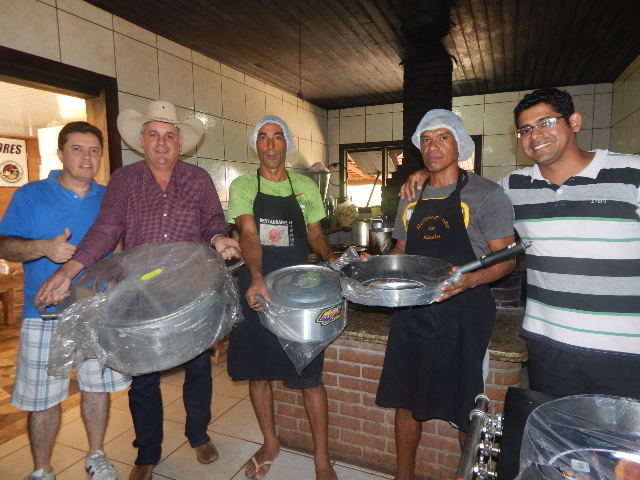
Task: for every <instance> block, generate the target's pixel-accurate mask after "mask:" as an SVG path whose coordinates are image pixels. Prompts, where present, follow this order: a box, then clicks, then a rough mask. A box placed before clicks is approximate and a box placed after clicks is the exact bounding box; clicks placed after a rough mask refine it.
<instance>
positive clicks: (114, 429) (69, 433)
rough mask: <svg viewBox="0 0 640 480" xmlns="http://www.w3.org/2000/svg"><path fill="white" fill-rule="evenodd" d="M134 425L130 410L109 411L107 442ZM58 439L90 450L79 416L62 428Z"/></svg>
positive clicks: (105, 438)
mask: <svg viewBox="0 0 640 480" xmlns="http://www.w3.org/2000/svg"><path fill="white" fill-rule="evenodd" d="M132 427H133V423H132V420H131V415H130V414H129V412H128V411H124V410H118V409H117V408H112V409H111V410H110V412H109V423H108V424H107V431H106V432H105V435H104V440H105V443H108V442H109V441H111V440H113V439H114V438H115V437H117V436H118V435H120V434H122V433H123V432H124V431H126V430H128V429H130V428H132ZM56 441H57V442H59V443H62V444H63V445H67V446H69V447H74V448H79V449H81V450H84V451H85V452H86V451H88V450H89V442H88V440H87V434H86V431H85V428H84V422H83V421H82V419H81V418H78V419H76V420H74V421H72V422H70V423H69V424H67V425H64V426H63V427H61V428H60V431H59V432H58V437H57V438H56Z"/></svg>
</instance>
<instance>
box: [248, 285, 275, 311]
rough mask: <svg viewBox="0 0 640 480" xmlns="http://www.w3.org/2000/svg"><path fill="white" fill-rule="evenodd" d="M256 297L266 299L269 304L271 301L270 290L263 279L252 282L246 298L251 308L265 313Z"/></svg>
mask: <svg viewBox="0 0 640 480" xmlns="http://www.w3.org/2000/svg"><path fill="white" fill-rule="evenodd" d="M256 295H260V296H262V298H264V299H265V300H266V301H267V303H268V302H270V301H271V296H270V295H269V290H268V289H267V285H266V284H265V283H264V280H263V279H262V278H259V279H256V280H252V281H251V284H250V285H249V288H247V293H245V294H244V296H245V298H246V299H247V303H248V304H249V306H250V307H251V308H253V309H254V310H255V311H256V312H263V311H264V308H263V307H262V305H260V302H258V300H257V299H256Z"/></svg>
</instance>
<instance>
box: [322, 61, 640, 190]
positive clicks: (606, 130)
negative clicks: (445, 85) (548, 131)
mask: <svg viewBox="0 0 640 480" xmlns="http://www.w3.org/2000/svg"><path fill="white" fill-rule="evenodd" d="M635 64H636V69H635V70H632V71H627V72H626V77H627V78H628V80H627V81H625V82H624V83H621V82H619V83H620V84H619V85H618V86H617V87H616V85H614V84H612V83H601V84H597V85H593V84H589V85H574V86H570V87H565V89H567V90H568V91H569V92H570V93H571V94H572V96H573V99H574V104H575V107H576V110H577V111H579V112H580V113H582V115H583V128H582V131H581V132H580V134H579V135H578V142H579V145H580V146H581V147H582V148H584V149H588V150H590V149H592V148H609V143H610V142H609V141H610V136H611V142H612V144H613V142H614V140H616V141H618V142H619V143H620V142H622V140H621V139H622V138H626V135H623V134H618V135H617V136H614V133H613V132H612V131H611V132H610V125H611V122H612V109H613V110H615V108H616V102H618V104H619V107H618V108H619V109H620V116H622V111H623V110H622V109H623V107H625V108H627V110H628V109H629V107H628V106H627V105H626V102H625V101H623V100H622V95H616V93H615V91H616V90H615V89H616V88H617V90H618V91H624V94H625V96H626V97H625V98H628V103H630V104H631V105H634V104H637V105H638V108H640V92H638V90H640V82H638V83H634V82H636V78H637V79H640V61H638V62H635ZM627 70H629V69H627ZM612 90H613V91H614V93H612ZM634 92H637V94H636V93H634ZM527 93H529V91H524V92H502V93H494V94H488V95H470V96H465V97H454V98H453V102H452V104H453V107H452V110H453V111H454V112H455V113H457V114H458V115H460V116H461V117H462V118H463V120H464V122H465V125H466V127H467V129H468V131H469V133H470V134H471V135H482V142H483V147H482V162H483V175H484V176H486V177H488V178H492V179H498V178H500V176H501V175H504V173H507V172H508V171H510V170H513V169H515V168H520V167H524V166H528V165H531V163H532V162H531V160H529V159H528V158H527V157H526V156H525V155H524V153H523V152H522V149H521V148H520V145H519V144H518V141H517V139H516V136H515V135H514V131H515V125H514V121H513V109H514V107H515V106H516V105H517V103H518V101H519V100H520V99H522V97H523V96H524V95H525V94H527ZM630 97H633V98H630ZM388 111H392V112H393V113H392V122H391V123H392V128H391V135H388V134H386V135H383V131H384V130H385V129H384V128H382V127H380V125H377V124H376V123H375V121H376V120H378V119H379V118H380V119H381V118H384V117H383V115H385V112H388ZM636 111H637V109H636ZM373 112H375V113H373ZM635 115H636V116H629V120H628V122H626V123H625V126H624V128H625V129H626V130H625V131H629V132H631V131H633V121H634V120H637V121H638V122H639V123H640V111H637V113H636V114H635ZM328 119H329V120H328V131H329V133H328V161H329V163H334V162H338V161H339V148H338V147H339V144H341V143H360V142H364V141H367V142H372V141H387V140H401V139H402V126H403V125H402V104H401V103H395V104H389V105H375V106H369V107H356V108H346V109H341V110H329V112H328ZM385 128H386V123H385ZM638 128H640V126H639V127H638ZM635 138H638V142H640V131H639V132H637V134H636V136H635ZM628 141H629V142H633V141H635V140H628ZM638 148H640V146H639V147H638Z"/></svg>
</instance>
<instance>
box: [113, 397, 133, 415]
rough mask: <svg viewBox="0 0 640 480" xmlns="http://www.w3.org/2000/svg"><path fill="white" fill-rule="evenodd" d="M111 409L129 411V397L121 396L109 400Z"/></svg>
mask: <svg viewBox="0 0 640 480" xmlns="http://www.w3.org/2000/svg"><path fill="white" fill-rule="evenodd" d="M111 408H117V409H118V410H126V411H127V412H128V411H129V395H121V396H119V397H117V398H112V399H111Z"/></svg>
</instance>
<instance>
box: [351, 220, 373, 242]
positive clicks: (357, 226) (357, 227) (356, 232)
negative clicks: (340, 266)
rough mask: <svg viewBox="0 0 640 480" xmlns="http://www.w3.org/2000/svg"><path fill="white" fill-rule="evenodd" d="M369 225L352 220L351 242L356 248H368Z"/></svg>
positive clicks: (361, 221)
mask: <svg viewBox="0 0 640 480" xmlns="http://www.w3.org/2000/svg"><path fill="white" fill-rule="evenodd" d="M370 229H371V223H370V222H369V221H367V220H354V221H353V223H352V224H351V242H352V243H353V244H354V245H355V246H356V247H368V246H369V230H370Z"/></svg>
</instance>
